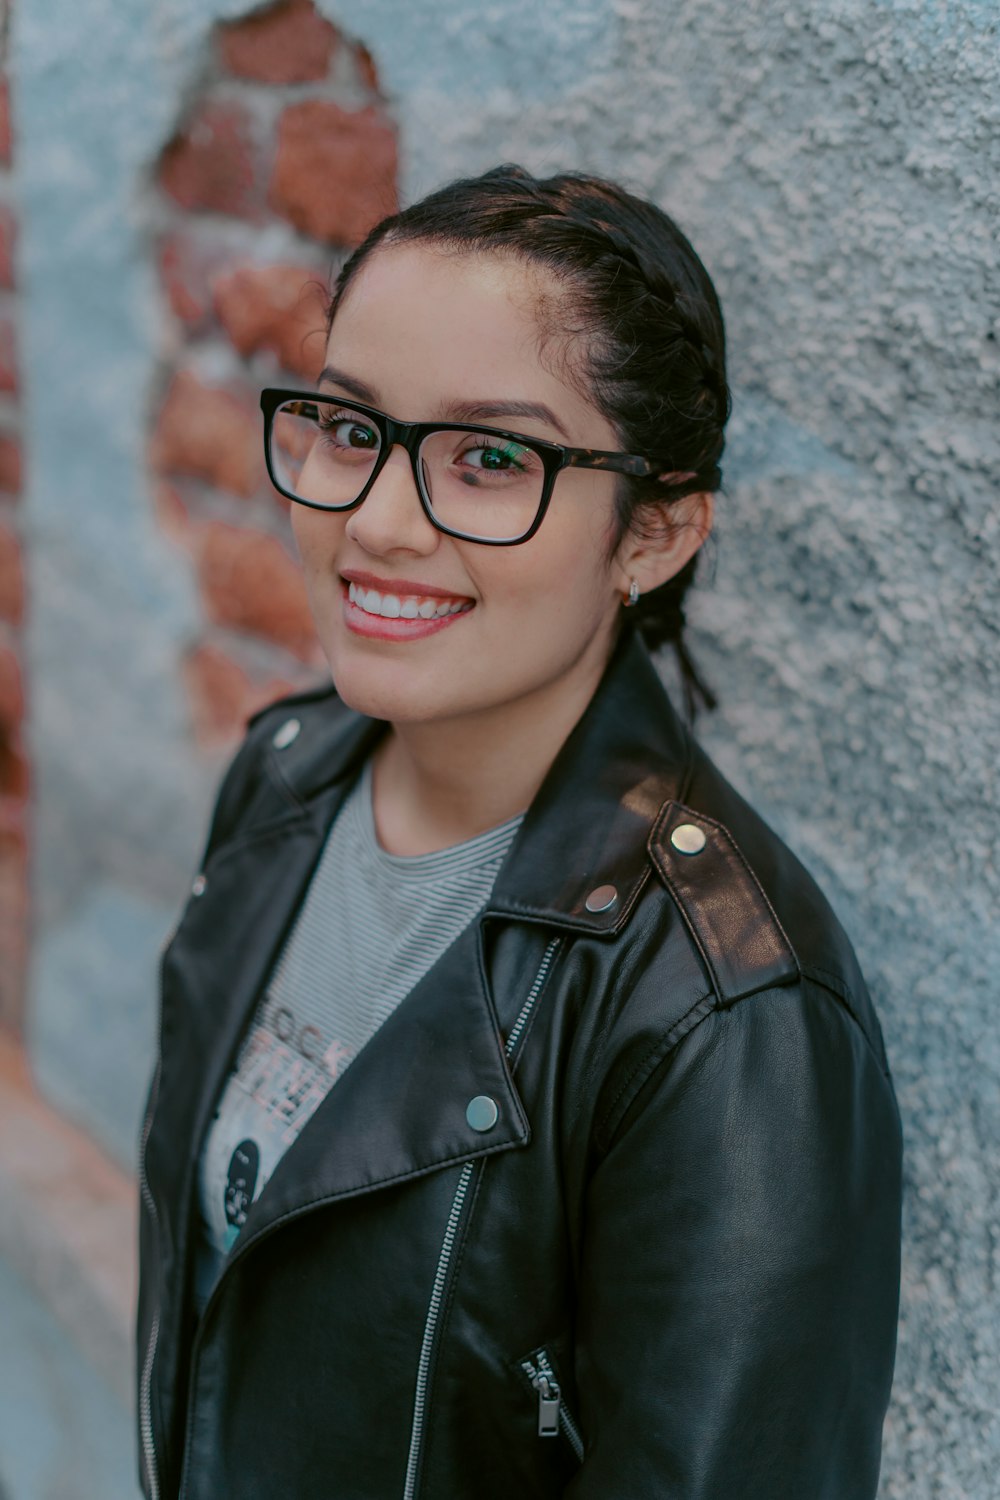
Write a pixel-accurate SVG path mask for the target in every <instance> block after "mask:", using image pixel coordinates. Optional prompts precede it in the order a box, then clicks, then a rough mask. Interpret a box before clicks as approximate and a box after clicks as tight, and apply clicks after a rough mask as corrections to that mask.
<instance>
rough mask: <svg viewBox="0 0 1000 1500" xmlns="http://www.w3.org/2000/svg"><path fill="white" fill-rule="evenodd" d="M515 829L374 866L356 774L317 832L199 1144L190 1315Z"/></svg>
mask: <svg viewBox="0 0 1000 1500" xmlns="http://www.w3.org/2000/svg"><path fill="white" fill-rule="evenodd" d="M522 816H523V815H522ZM520 823H521V817H520V816H519V817H516V818H511V819H510V820H509V821H508V822H506V823H501V824H499V826H498V827H496V828H491V829H489V830H488V831H487V832H486V833H482V834H480V835H479V836H478V837H477V838H474V839H469V840H468V841H467V842H466V843H463V844H455V845H453V846H452V847H451V848H449V849H440V850H437V851H435V852H434V853H433V854H419V855H415V856H406V855H394V854H388V853H386V851H385V850H384V849H383V848H381V846H380V845H379V843H378V840H377V838H376V835H375V821H374V817H373V814H372V797H371V766H370V764H366V766H365V768H364V770H363V772H362V774H361V776H360V777H359V779H358V782H357V784H356V786H355V787H354V789H353V791H352V792H351V793H350V795H349V796H348V798H347V800H346V801H345V803H344V805H343V807H342V808H341V810H340V813H339V814H338V816H337V818H336V820H335V821H334V824H333V827H332V829H331V830H330V833H329V836H328V838H327V841H326V845H325V847H324V849H323V853H322V855H321V856H320V860H319V863H318V865H317V867H316V870H315V872H314V874H313V878H312V880H311V881H310V883H309V889H308V891H307V893H306V897H305V900H304V902H303V904H302V907H301V910H300V912H299V915H298V917H297V919H296V922H295V925H294V927H293V928H292V931H291V933H290V935H289V937H288V939H287V941H286V943H285V945H284V948H283V950H282V953H281V956H280V958H279V960H278V962H277V964H276V965H275V969H274V972H273V974H272V975H271V979H270V982H269V983H268V985H267V988H266V990H265V992H264V994H263V995H262V997H261V1000H260V1002H259V1004H258V1007H257V1010H256V1012H255V1014H254V1016H253V1019H252V1021H251V1023H250V1025H249V1028H248V1030H247V1033H246V1036H245V1037H244V1039H243V1042H242V1045H241V1047H240V1051H239V1054H238V1056H237V1059H236V1064H235V1067H234V1070H233V1072H232V1073H231V1074H230V1076H229V1078H228V1080H227V1081H226V1084H225V1085H224V1087H223V1090H222V1093H221V1095H220V1098H219V1103H218V1109H217V1111H216V1114H215V1117H214V1119H213V1120H212V1122H211V1124H210V1126H209V1129H208V1132H207V1135H206V1138H205V1147H204V1150H203V1152H202V1156H201V1162H200V1171H199V1189H200V1203H201V1237H200V1246H199V1255H198V1265H197V1276H196V1293H197V1299H198V1302H199V1305H201V1306H203V1305H204V1303H205V1302H206V1301H207V1298H208V1294H209V1292H210V1290H211V1287H212V1285H213V1283H214V1281H215V1278H216V1276H217V1274H218V1271H219V1268H220V1266H221V1264H222V1261H223V1259H224V1257H225V1255H226V1253H227V1252H228V1250H229V1249H230V1247H231V1246H232V1244H233V1242H234V1241H235V1239H236V1237H237V1235H238V1234H239V1232H240V1229H241V1228H242V1225H243V1222H244V1220H245V1219H246V1216H247V1210H248V1209H249V1207H250V1204H251V1203H252V1202H253V1201H254V1199H255V1198H257V1197H258V1196H259V1194H260V1192H261V1190H262V1189H263V1187H264V1185H265V1183H266V1182H267V1180H268V1178H269V1177H270V1176H271V1173H272V1172H273V1171H274V1168H275V1166H276V1165H277V1162H278V1160H279V1159H280V1157H281V1156H282V1155H283V1154H284V1152H285V1151H286V1150H287V1149H288V1147H289V1146H290V1145H291V1143H292V1142H293V1141H294V1140H295V1138H296V1136H297V1135H298V1134H299V1131H300V1130H301V1129H302V1127H303V1126H304V1125H305V1123H306V1121H307V1120H308V1119H309V1117H310V1116H311V1115H312V1114H313V1112H314V1111H315V1109H316V1107H317V1105H318V1104H319V1103H320V1101H321V1100H322V1099H323V1098H324V1097H325V1095H326V1094H327V1092H328V1091H329V1089H330V1088H331V1086H332V1085H333V1083H334V1082H335V1081H336V1080H337V1079H338V1078H339V1077H340V1075H341V1074H342V1073H343V1071H344V1069H345V1068H346V1067H347V1066H348V1065H349V1064H350V1062H351V1061H352V1060H353V1058H355V1057H356V1056H357V1054H358V1052H359V1051H360V1050H361V1048H362V1047H363V1046H364V1045H365V1043H366V1042H367V1041H368V1039H369V1038H370V1037H371V1036H372V1035H374V1033H375V1032H376V1031H377V1030H378V1028H379V1027H380V1026H381V1024H382V1022H383V1021H384V1020H385V1019H386V1017H387V1016H389V1015H390V1014H391V1013H392V1011H393V1010H395V1008H396V1006H397V1005H398V1004H399V1002H400V1001H401V1000H402V999H403V997H404V996H405V995H407V994H409V992H410V990H411V989H412V988H413V986H414V985H415V984H416V983H417V981H418V980H419V979H421V978H422V977H423V975H424V974H425V973H426V972H427V970H428V969H429V968H430V967H431V965H432V964H433V963H434V962H435V960H436V959H437V958H439V957H440V956H441V954H442V953H443V952H444V951H445V949H446V948H447V947H448V946H449V945H450V944H451V943H452V942H453V941H454V939H455V938H456V937H457V936H458V934H459V933H460V932H461V931H462V929H463V928H464V927H466V926H468V924H469V923H470V922H471V921H472V919H473V918H474V917H475V916H476V914H477V913H478V912H479V911H480V910H481V909H482V907H483V906H484V905H485V904H486V901H487V900H488V898H489V894H490V891H491V890H492V888H493V883H494V881H495V879H496V877H497V874H498V872H499V869H500V866H501V864H502V863H503V859H504V856H505V855H506V853H507V850H508V849H509V848H510V845H511V843H512V841H513V839H514V835H515V834H516V832H517V830H518V827H519V826H520Z"/></svg>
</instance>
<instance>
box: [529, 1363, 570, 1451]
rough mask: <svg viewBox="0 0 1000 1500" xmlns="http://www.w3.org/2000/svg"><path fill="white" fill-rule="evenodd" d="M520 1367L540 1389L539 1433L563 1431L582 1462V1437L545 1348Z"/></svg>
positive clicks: (536, 1387) (555, 1435)
mask: <svg viewBox="0 0 1000 1500" xmlns="http://www.w3.org/2000/svg"><path fill="white" fill-rule="evenodd" d="M521 1369H522V1370H523V1371H524V1373H525V1374H526V1375H527V1377H528V1379H529V1380H530V1381H531V1383H532V1385H533V1386H534V1388H535V1390H536V1391H537V1392H538V1436H539V1437H557V1436H558V1434H559V1432H560V1431H562V1433H563V1434H564V1435H565V1437H566V1439H567V1440H568V1442H569V1445H570V1447H571V1448H572V1449H573V1452H574V1453H575V1454H576V1456H577V1458H578V1459H579V1460H580V1462H581V1463H582V1462H583V1438H582V1436H581V1434H580V1429H579V1427H577V1425H576V1423H575V1422H574V1420H573V1418H572V1417H571V1415H570V1413H569V1409H568V1407H567V1406H566V1403H565V1401H564V1400H563V1399H562V1389H561V1387H560V1385H559V1382H558V1380H557V1379H556V1377H555V1373H554V1371H553V1369H552V1365H551V1364H550V1362H549V1357H548V1355H547V1354H546V1352H545V1350H544V1349H539V1351H538V1353H537V1354H536V1355H535V1357H534V1359H531V1358H528V1359H522V1360H521Z"/></svg>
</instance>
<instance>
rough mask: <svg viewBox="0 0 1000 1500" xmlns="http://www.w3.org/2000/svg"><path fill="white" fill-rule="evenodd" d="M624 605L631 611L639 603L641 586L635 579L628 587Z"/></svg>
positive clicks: (623, 599) (624, 596)
mask: <svg viewBox="0 0 1000 1500" xmlns="http://www.w3.org/2000/svg"><path fill="white" fill-rule="evenodd" d="M622 603H623V604H624V605H625V608H626V609H631V608H632V607H633V606H634V605H636V604H638V603H639V585H638V584H637V583H636V581H635V579H634V578H633V579H632V582H631V583H630V584H629V586H628V593H627V594H623V596H622Z"/></svg>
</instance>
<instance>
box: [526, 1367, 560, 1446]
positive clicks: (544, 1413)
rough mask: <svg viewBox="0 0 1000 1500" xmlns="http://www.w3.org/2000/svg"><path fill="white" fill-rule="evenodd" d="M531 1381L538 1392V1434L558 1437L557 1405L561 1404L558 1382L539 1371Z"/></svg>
mask: <svg viewBox="0 0 1000 1500" xmlns="http://www.w3.org/2000/svg"><path fill="white" fill-rule="evenodd" d="M531 1383H532V1385H533V1386H534V1387H535V1390H536V1391H537V1392H538V1436H539V1437H558V1435H559V1407H560V1405H561V1404H562V1392H561V1391H560V1389H559V1385H558V1382H557V1381H555V1380H553V1378H552V1376H551V1375H545V1374H543V1373H542V1372H541V1371H540V1372H539V1373H538V1374H537V1375H536V1376H535V1378H534V1379H533V1380H532V1382H531Z"/></svg>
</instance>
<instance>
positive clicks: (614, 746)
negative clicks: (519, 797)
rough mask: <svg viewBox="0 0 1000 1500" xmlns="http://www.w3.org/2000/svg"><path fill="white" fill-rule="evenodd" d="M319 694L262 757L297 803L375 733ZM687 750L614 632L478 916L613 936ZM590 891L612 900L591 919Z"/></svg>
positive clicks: (643, 876) (632, 648)
mask: <svg viewBox="0 0 1000 1500" xmlns="http://www.w3.org/2000/svg"><path fill="white" fill-rule="evenodd" d="M320 696H321V698H322V699H323V700H324V704H323V707H324V712H323V714H322V716H320V715H312V716H310V718H309V720H308V723H307V726H306V728H307V732H306V733H303V734H301V735H300V736H299V738H298V739H296V741H295V742H294V743H293V744H292V745H291V746H290V747H289V748H288V749H285V750H273V749H272V750H271V751H270V755H269V765H270V769H271V774H272V775H273V776H275V777H277V778H278V779H279V780H280V782H281V784H282V788H283V791H284V793H285V795H286V796H287V795H288V794H291V796H292V798H293V799H294V800H296V801H299V802H302V803H305V804H306V805H308V804H309V803H310V802H311V801H312V800H313V799H314V798H316V797H318V796H319V795H320V793H322V792H323V791H325V790H326V789H327V788H329V787H330V786H331V785H332V784H333V783H335V782H338V781H342V780H345V779H346V778H347V777H348V776H349V775H351V774H353V773H354V772H355V771H356V770H357V768H358V767H359V765H360V763H361V761H362V760H363V759H364V757H365V756H366V755H367V754H368V753H369V752H370V751H371V749H372V748H373V747H374V745H375V743H376V741H377V740H378V738H379V737H380V736H381V734H382V733H384V731H385V727H386V726H385V724H384V723H382V722H381V721H379V720H376V719H370V718H366V717H365V716H363V715H359V714H356V713H354V712H353V711H352V710H349V709H346V708H345V707H344V705H342V704H341V703H340V702H339V701H338V700H337V699H336V698H335V696H334V695H333V692H332V690H331V689H326V690H325V692H324V693H323V694H322V695H320ZM318 719H321V722H319V723H317V722H316V720H318ZM691 750H692V741H691V738H690V735H689V734H688V732H687V730H686V729H685V727H684V725H683V723H682V722H681V720H680V718H679V716H678V715H677V713H676V711H675V710H674V708H673V706H672V705H671V703H670V700H669V698H668V697H667V694H666V692H665V690H664V688H663V685H662V683H661V681H660V679H659V676H658V675H657V672H656V670H655V668H654V666H653V664H652V661H651V660H650V657H649V653H648V651H647V650H646V647H645V646H644V645H643V643H642V641H641V639H640V637H639V636H638V634H637V633H636V632H634V631H633V630H627V631H625V632H623V635H622V638H621V640H620V641H619V643H618V646H617V648H616V650H615V651H614V653H613V655H612V658H611V660H610V662H609V663H608V666H607V668H606V670H605V673H604V676H603V677H602V679H601V682H600V684H599V685H598V688H597V691H596V692H595V694H594V696H593V698H592V699H591V701H590V704H589V705H588V707H587V709H586V710H585V712H584V714H583V716H582V717H581V719H580V721H579V722H578V724H577V725H576V727H575V729H574V730H573V731H572V733H571V734H570V736H569V738H568V739H567V741H566V743H565V744H564V745H563V748H562V750H561V751H560V752H559V755H558V756H557V757H556V760H555V761H554V763H553V765H552V767H551V769H550V770H549V773H548V775H547V776H546V778H545V780H544V782H543V783H542V786H541V787H540V789H539V791H538V793H537V795H536V797H535V799H534V801H533V802H532V804H531V806H530V808H529V809H528V812H527V814H526V816H525V819H524V822H523V823H522V825H521V828H520V829H519V831H518V836H517V838H516V839H515V841H514V843H513V845H512V846H511V849H510V850H509V852H508V855H507V859H506V861H505V863H504V865H503V867H502V868H501V870H500V873H499V875H498V877H497V880H496V883H495V885H494V888H493V894H492V897H491V899H490V903H489V906H488V908H487V913H486V914H487V915H490V916H507V917H514V918H517V919H519V920H521V921H533V922H544V923H548V924H551V925H554V926H557V927H564V928H567V929H571V930H578V931H585V932H594V933H609V934H613V933H616V932H618V931H620V930H621V928H622V927H623V926H624V924H625V922H626V921H627V920H628V917H629V914H630V912H631V911H632V908H633V906H634V905H635V902H636V899H637V898H638V895H639V893H640V891H641V889H642V887H643V885H644V884H645V882H646V880H647V879H648V878H649V876H650V874H651V873H652V864H651V861H650V859H649V856H648V854H647V848H646V846H647V841H648V838H649V835H650V832H651V830H652V827H653V824H654V823H655V821H656V816H657V813H658V812H659V810H660V808H661V807H662V806H663V804H664V802H666V801H668V800H671V799H674V800H682V793H683V789H684V786H685V783H686V781H687V776H688V765H689V762H690V758H691ZM601 887H613V889H614V899H613V900H610V893H608V896H607V897H606V899H608V900H609V901H610V904H608V905H607V906H605V907H604V909H603V910H598V911H591V910H589V909H588V907H587V899H588V897H591V896H592V893H593V892H595V891H597V890H599V889H600V888H601ZM592 904H593V905H600V904H602V903H598V902H592Z"/></svg>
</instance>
